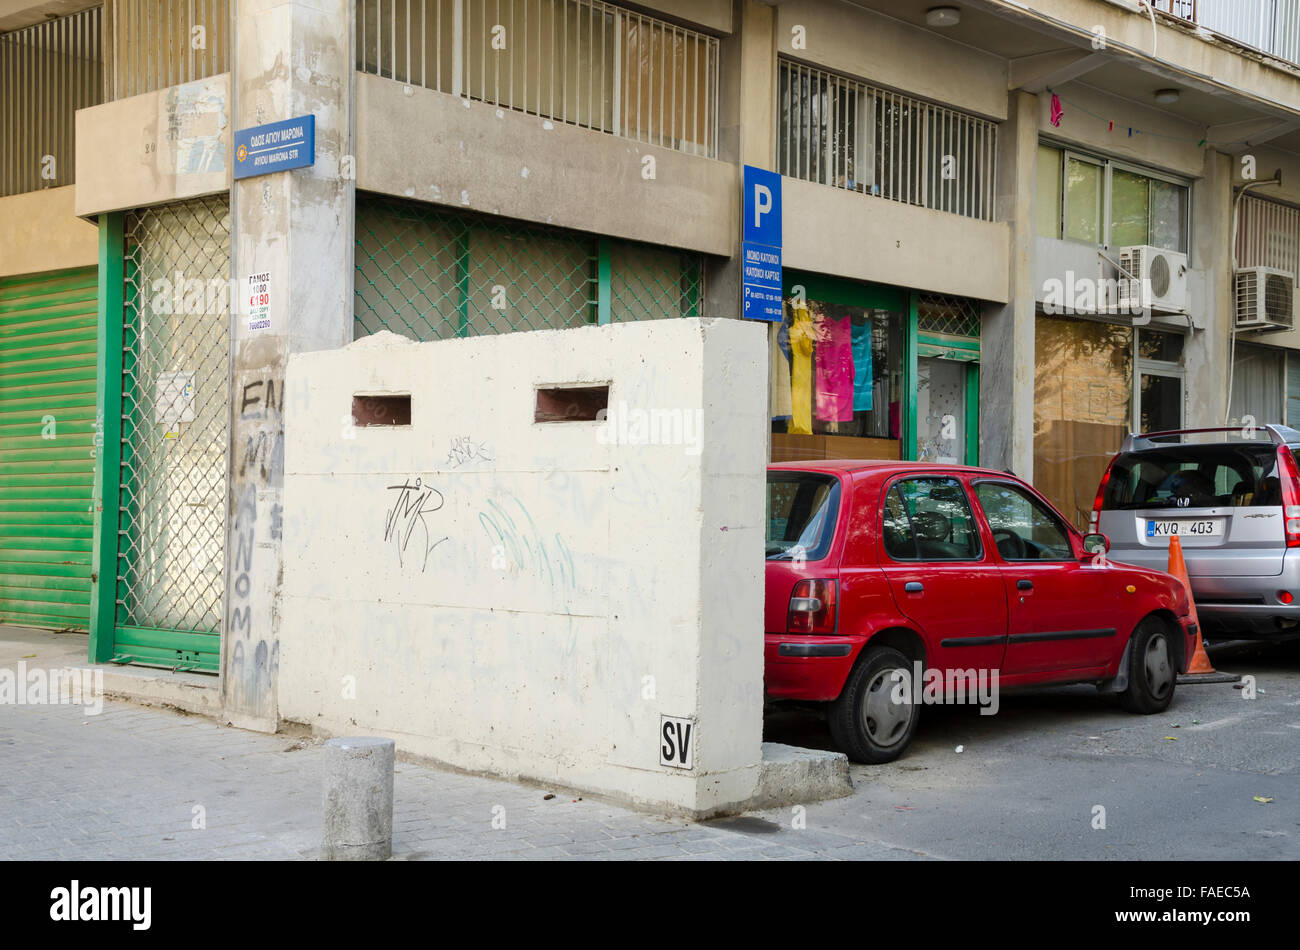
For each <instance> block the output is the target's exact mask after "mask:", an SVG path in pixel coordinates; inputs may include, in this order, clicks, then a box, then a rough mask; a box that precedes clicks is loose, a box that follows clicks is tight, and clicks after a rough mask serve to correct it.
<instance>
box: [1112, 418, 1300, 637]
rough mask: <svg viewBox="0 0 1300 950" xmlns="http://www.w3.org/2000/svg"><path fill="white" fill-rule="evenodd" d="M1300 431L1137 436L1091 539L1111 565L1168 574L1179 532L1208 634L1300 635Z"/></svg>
mask: <svg viewBox="0 0 1300 950" xmlns="http://www.w3.org/2000/svg"><path fill="white" fill-rule="evenodd" d="M1298 452H1300V431H1297V430H1295V429H1291V428H1288V427H1287V426H1278V425H1266V426H1256V427H1252V428H1247V429H1243V428H1240V427H1233V428H1219V429H1180V430H1177V431H1171V432H1150V433H1144V434H1141V435H1129V436H1128V438H1126V439H1125V440H1124V444H1123V447H1122V448H1121V449H1120V452H1119V454H1118V455H1116V456H1115V458H1114V459H1112V460H1111V463H1110V467H1109V468H1108V469H1107V470H1106V474H1105V475H1104V476H1102V480H1101V486H1100V488H1098V490H1097V500H1096V502H1095V504H1094V505H1093V512H1092V524H1093V527H1092V528H1091V530H1092V531H1095V532H1099V533H1101V534H1104V535H1106V536H1107V537H1108V538H1109V540H1110V550H1109V552H1108V553H1107V555H1106V556H1107V557H1108V558H1110V560H1113V561H1120V562H1122V563H1125V564H1135V565H1138V566H1140V567H1155V568H1159V569H1161V570H1164V569H1165V568H1166V567H1167V566H1168V563H1169V538H1170V537H1171V536H1172V535H1174V534H1177V535H1178V538H1179V543H1180V544H1181V546H1182V549H1183V556H1184V558H1185V559H1186V562H1187V574H1188V578H1189V579H1190V580H1191V584H1192V595H1193V597H1194V598H1195V601H1196V610H1197V613H1198V615H1199V617H1200V621H1201V626H1202V628H1203V631H1204V632H1205V634H1206V635H1210V636H1213V635H1216V634H1217V635H1219V636H1221V637H1223V636H1230V637H1245V638H1264V637H1278V638H1281V637H1285V636H1288V635H1291V634H1300V466H1297V464H1296V453H1298Z"/></svg>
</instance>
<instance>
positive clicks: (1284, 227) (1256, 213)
mask: <svg viewBox="0 0 1300 950" xmlns="http://www.w3.org/2000/svg"><path fill="white" fill-rule="evenodd" d="M1238 214H1239V215H1240V218H1239V221H1238V225H1237V266H1238V267H1276V268H1278V269H1279V270H1284V271H1287V272H1288V273H1290V274H1292V275H1294V276H1300V208H1296V207H1293V206H1292V205H1284V204H1279V203H1278V202H1276V201H1269V200H1268V199H1266V198H1258V197H1256V196H1255V195H1243V196H1242V199H1241V208H1240V210H1239V211H1238Z"/></svg>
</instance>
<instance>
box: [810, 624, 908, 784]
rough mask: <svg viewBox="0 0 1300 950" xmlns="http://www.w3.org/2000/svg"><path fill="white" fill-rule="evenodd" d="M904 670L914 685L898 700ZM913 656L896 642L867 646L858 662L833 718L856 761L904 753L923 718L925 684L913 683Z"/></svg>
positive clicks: (875, 761)
mask: <svg viewBox="0 0 1300 950" xmlns="http://www.w3.org/2000/svg"><path fill="white" fill-rule="evenodd" d="M895 671H899V673H900V674H901V675H902V676H905V677H907V682H908V684H909V685H910V687H911V690H910V696H908V697H907V698H908V700H909V701H908V702H906V703H895V702H894V699H895V698H896V687H897V686H898V685H899V683H900V681H899V680H898V679H897V677H896V676H895ZM912 679H913V669H912V661H911V660H909V659H908V658H907V657H905V656H904V655H903V654H902V653H900V652H899V651H898V650H895V649H894V648H893V647H870V646H869V647H867V648H866V650H864V651H863V653H862V655H861V656H860V657H859V658H858V662H857V663H856V664H855V665H854V667H853V670H852V672H850V673H849V678H848V680H847V681H846V682H845V684H844V689H843V690H842V691H841V692H840V695H839V698H838V699H836V700H835V701H834V702H833V703H831V707H830V713H829V715H828V716H827V722H828V724H829V725H830V730H831V737H832V738H833V739H834V740H835V744H836V745H837V746H838V747H839V749H840V751H842V752H843V753H844V754H845V755H847V756H848V757H849V758H850V759H852V760H853V761H854V762H861V763H865V764H867V765H879V764H881V763H883V762H892V761H893V760H894V759H896V758H898V757H899V756H900V755H902V754H903V750H905V749H906V748H907V746H908V744H909V743H911V741H912V733H913V732H915V731H916V721H917V719H919V718H920V716H919V712H920V703H919V702H918V700H919V699H920V692H921V684H920V683H912V682H911V681H912Z"/></svg>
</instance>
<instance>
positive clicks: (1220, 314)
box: [1183, 149, 1263, 428]
mask: <svg viewBox="0 0 1300 950" xmlns="http://www.w3.org/2000/svg"><path fill="white" fill-rule="evenodd" d="M1232 174H1233V158H1232V156H1230V155H1224V154H1223V153H1222V152H1216V151H1214V150H1213V149H1210V150H1208V151H1206V153H1205V171H1204V174H1203V176H1202V178H1201V180H1200V181H1199V182H1197V183H1196V185H1195V186H1194V187H1193V188H1192V260H1191V266H1192V267H1193V268H1194V269H1196V270H1198V271H1201V272H1202V274H1203V275H1204V281H1205V285H1204V290H1203V294H1204V303H1203V305H1202V306H1203V312H1204V315H1205V329H1204V330H1197V331H1194V332H1192V333H1191V334H1189V335H1188V337H1187V342H1186V344H1185V345H1184V347H1183V361H1184V363H1185V365H1186V367H1187V378H1186V380H1187V381H1186V383H1185V386H1186V398H1187V405H1186V418H1185V422H1186V425H1187V426H1188V428H1198V427H1202V426H1221V425H1223V424H1224V417H1225V415H1226V413H1227V410H1228V389H1227V386H1228V359H1229V357H1228V351H1229V342H1230V337H1231V334H1232ZM1194 305H1195V302H1194ZM1261 421H1263V420H1261Z"/></svg>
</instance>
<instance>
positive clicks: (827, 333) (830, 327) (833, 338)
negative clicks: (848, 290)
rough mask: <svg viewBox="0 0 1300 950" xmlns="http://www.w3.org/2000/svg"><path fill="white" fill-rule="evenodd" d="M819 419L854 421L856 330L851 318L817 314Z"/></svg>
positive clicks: (826, 420)
mask: <svg viewBox="0 0 1300 950" xmlns="http://www.w3.org/2000/svg"><path fill="white" fill-rule="evenodd" d="M817 418H818V419H821V420H822V421H823V422H852V421H853V327H852V324H851V322H850V320H849V318H848V316H847V315H845V316H843V317H839V318H836V317H832V316H827V315H825V314H822V313H820V312H819V313H818V314H817Z"/></svg>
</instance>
